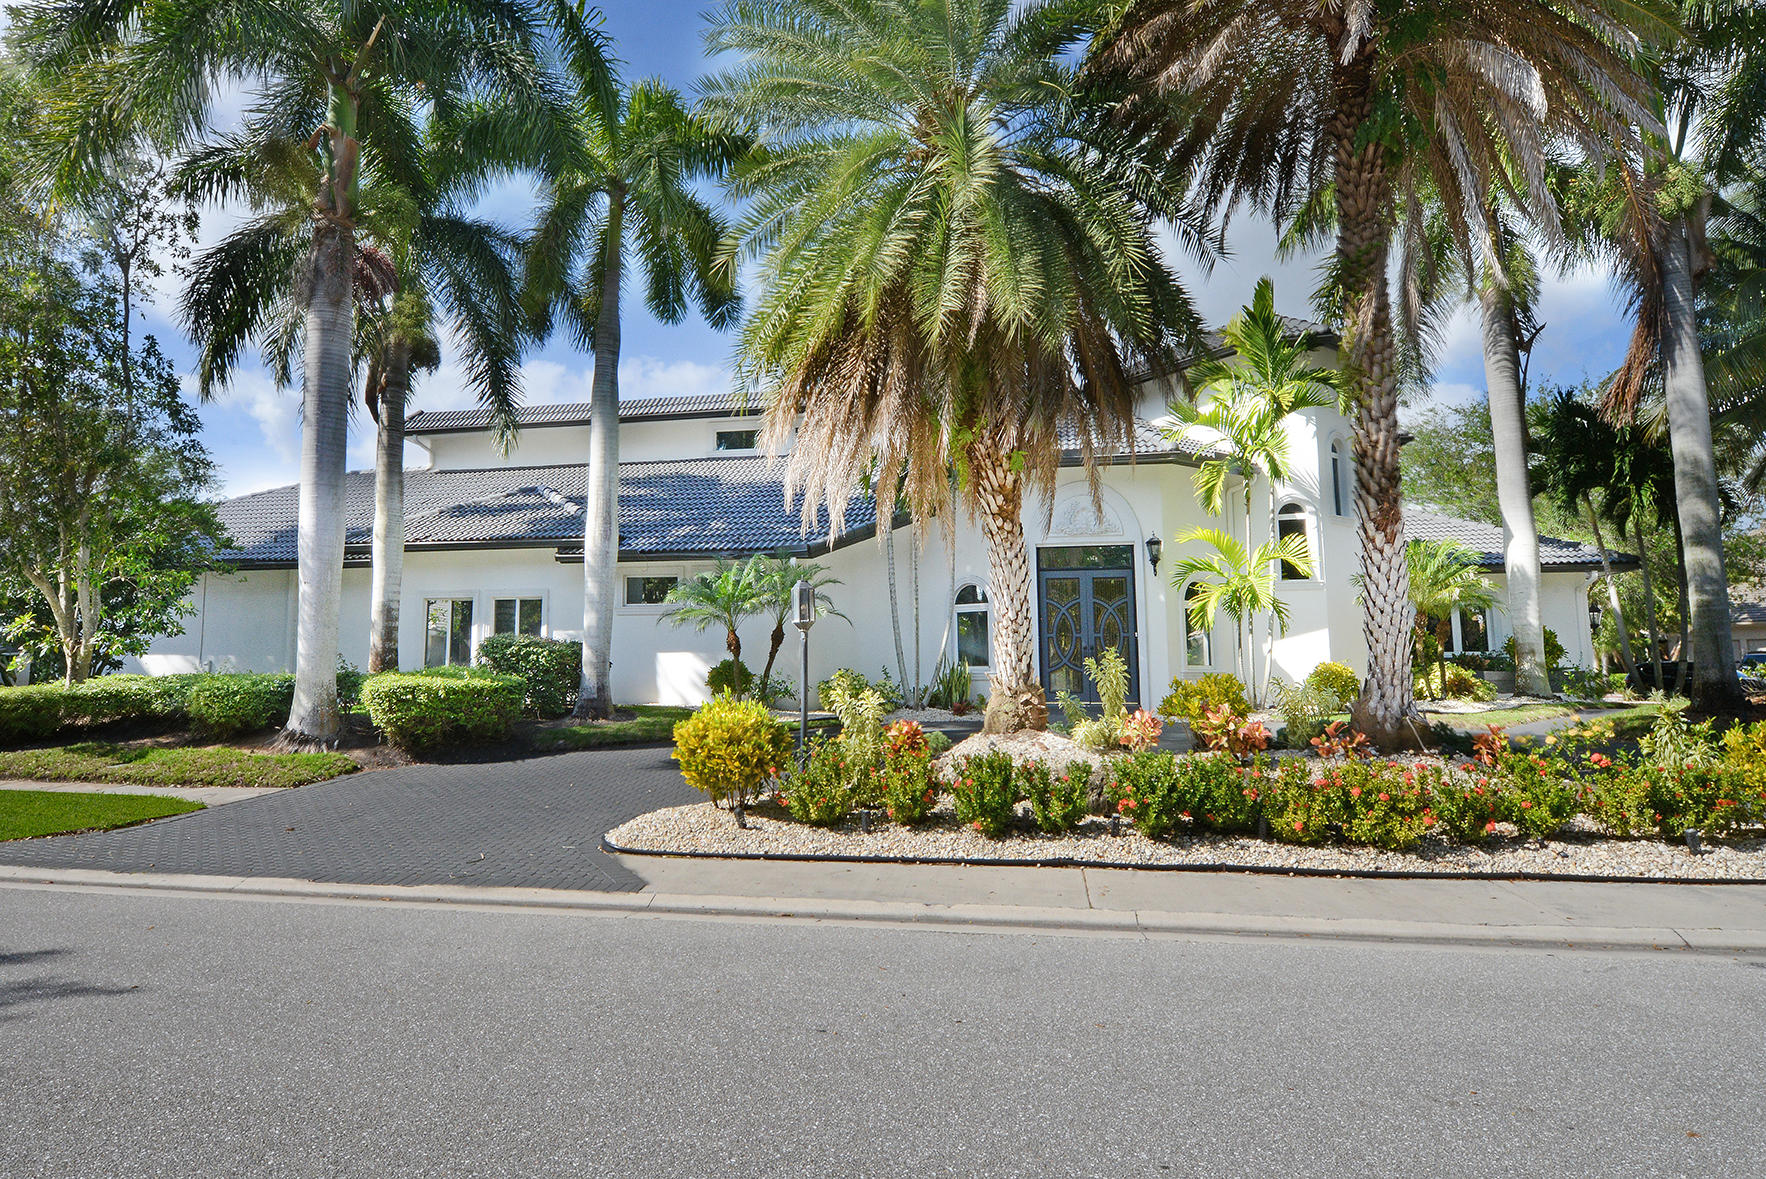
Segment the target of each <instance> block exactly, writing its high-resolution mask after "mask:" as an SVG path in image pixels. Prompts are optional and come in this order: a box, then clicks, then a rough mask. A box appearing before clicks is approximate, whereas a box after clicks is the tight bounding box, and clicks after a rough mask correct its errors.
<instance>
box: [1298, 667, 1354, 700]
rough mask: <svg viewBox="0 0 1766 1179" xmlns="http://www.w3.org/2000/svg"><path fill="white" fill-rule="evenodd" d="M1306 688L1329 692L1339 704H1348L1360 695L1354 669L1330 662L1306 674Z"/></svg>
mask: <svg viewBox="0 0 1766 1179" xmlns="http://www.w3.org/2000/svg"><path fill="white" fill-rule="evenodd" d="M1306 686H1307V687H1309V688H1317V689H1318V690H1319V691H1321V692H1329V693H1330V694H1331V695H1333V696H1335V697H1336V698H1337V702H1338V703H1339V704H1348V703H1350V702H1352V701H1353V700H1355V699H1356V698H1357V697H1358V696H1360V695H1361V681H1360V680H1359V679H1357V678H1356V676H1355V669H1354V668H1352V667H1350V666H1349V665H1348V664H1347V663H1335V662H1332V661H1330V660H1326V661H1325V662H1323V663H1321V664H1319V665H1318V666H1317V667H1315V668H1313V669H1312V670H1311V671H1309V672H1307V673H1306Z"/></svg>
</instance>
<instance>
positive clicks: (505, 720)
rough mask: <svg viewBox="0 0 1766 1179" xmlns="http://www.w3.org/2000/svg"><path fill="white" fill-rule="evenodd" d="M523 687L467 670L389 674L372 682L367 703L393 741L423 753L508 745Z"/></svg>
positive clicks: (516, 681) (517, 682) (371, 716)
mask: <svg viewBox="0 0 1766 1179" xmlns="http://www.w3.org/2000/svg"><path fill="white" fill-rule="evenodd" d="M524 687H525V685H524V684H523V683H522V682H521V680H520V679H518V678H516V677H515V676H512V675H495V674H493V673H490V672H484V671H467V670H465V669H463V668H436V669H434V670H433V671H420V672H411V673H399V672H388V673H386V674H383V675H376V676H370V677H368V682H367V683H365V684H363V685H362V704H363V706H364V707H366V708H367V709H368V716H369V719H371V720H372V721H373V722H374V724H375V725H376V726H378V727H379V729H380V731H381V732H383V733H385V734H386V739H387V740H388V741H389V742H391V743H392V744H393V745H395V746H397V747H398V748H400V749H404V750H408V751H411V752H423V751H427V750H433V749H442V748H446V747H448V746H455V745H474V744H483V743H487V742H493V741H503V740H506V739H507V738H508V736H509V732H510V730H511V729H512V728H513V727H514V725H515V722H516V720H517V719H518V718H519V717H520V716H521V698H522V691H523V689H524Z"/></svg>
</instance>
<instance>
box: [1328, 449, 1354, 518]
mask: <svg viewBox="0 0 1766 1179" xmlns="http://www.w3.org/2000/svg"><path fill="white" fill-rule="evenodd" d="M1348 468H1349V459H1348V456H1347V455H1345V454H1344V453H1343V444H1342V443H1341V442H1339V441H1338V440H1336V439H1335V438H1333V439H1331V514H1332V515H1334V516H1347V515H1348V514H1349V503H1350V499H1349V487H1348V484H1347V482H1346V481H1345V479H1344V474H1345V473H1346V472H1347V471H1348Z"/></svg>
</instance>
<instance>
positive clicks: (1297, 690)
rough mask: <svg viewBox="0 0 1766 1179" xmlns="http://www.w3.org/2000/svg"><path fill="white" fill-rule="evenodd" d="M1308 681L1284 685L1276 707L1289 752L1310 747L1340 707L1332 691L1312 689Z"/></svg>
mask: <svg viewBox="0 0 1766 1179" xmlns="http://www.w3.org/2000/svg"><path fill="white" fill-rule="evenodd" d="M1311 681H1312V677H1311V676H1308V677H1307V682H1306V683H1304V684H1287V685H1284V686H1283V687H1282V689H1281V692H1280V696H1279V699H1278V701H1277V704H1276V709H1277V711H1278V712H1280V713H1281V716H1282V723H1283V724H1284V725H1286V726H1287V743H1288V748H1290V749H1306V748H1309V747H1310V746H1311V743H1312V739H1313V738H1314V737H1316V736H1318V735H1319V734H1320V733H1323V732H1324V731H1325V726H1326V725H1328V724H1330V723H1331V717H1332V716H1333V715H1335V714H1336V712H1337V710H1338V709H1339V708H1341V707H1342V701H1341V700H1340V699H1339V698H1338V697H1337V694H1336V693H1335V692H1332V691H1330V690H1329V689H1327V688H1320V687H1315V686H1313V684H1312V682H1311Z"/></svg>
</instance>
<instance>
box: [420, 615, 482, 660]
mask: <svg viewBox="0 0 1766 1179" xmlns="http://www.w3.org/2000/svg"><path fill="white" fill-rule="evenodd" d="M424 612H425V614H427V616H428V620H427V623H426V626H425V634H424V642H423V666H425V667H459V666H464V665H466V664H468V663H471V662H472V599H471V598H430V599H429V600H428V601H427V602H426V603H425V611H424Z"/></svg>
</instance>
